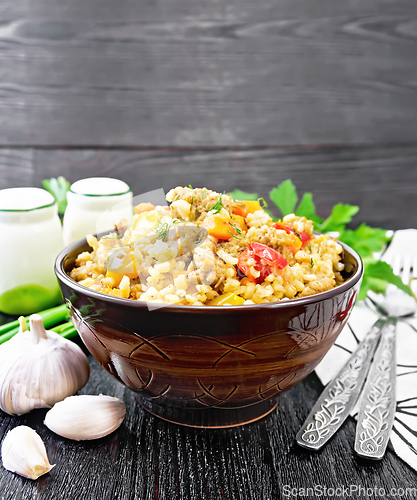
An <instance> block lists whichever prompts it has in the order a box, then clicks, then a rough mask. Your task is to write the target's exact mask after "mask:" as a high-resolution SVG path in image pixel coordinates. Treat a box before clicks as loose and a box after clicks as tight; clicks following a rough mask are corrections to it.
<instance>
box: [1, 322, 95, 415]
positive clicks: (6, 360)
mask: <svg viewBox="0 0 417 500" xmlns="http://www.w3.org/2000/svg"><path fill="white" fill-rule="evenodd" d="M30 323H31V329H30V331H29V330H26V331H23V329H24V326H25V325H26V323H24V325H23V324H22V322H21V328H20V331H19V333H17V334H16V335H15V336H14V337H12V338H11V339H10V340H8V341H7V342H5V343H4V344H2V345H0V408H1V409H2V410H3V411H5V412H6V413H8V414H9V415H23V414H24V413H29V412H30V411H31V410H33V409H35V408H51V407H52V406H53V405H54V404H55V403H56V402H58V401H62V400H63V399H64V398H66V397H67V396H71V395H73V394H75V393H76V392H78V391H79V390H80V389H81V388H82V387H84V385H85V384H86V383H87V381H88V378H89V376H90V365H89V363H88V359H87V356H86V355H85V354H84V353H83V351H82V350H81V349H80V348H79V347H78V346H77V344H74V342H71V341H69V340H66V339H64V338H62V337H61V336H60V335H58V334H57V333H55V332H53V331H49V330H48V331H47V330H45V328H44V326H43V321H42V318H41V316H39V315H38V314H33V315H32V316H31V317H30ZM22 325H23V326H22Z"/></svg>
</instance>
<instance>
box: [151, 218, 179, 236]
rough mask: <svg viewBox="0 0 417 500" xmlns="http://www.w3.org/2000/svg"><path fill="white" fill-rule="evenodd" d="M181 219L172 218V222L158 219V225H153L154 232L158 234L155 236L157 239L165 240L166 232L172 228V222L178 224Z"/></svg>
mask: <svg viewBox="0 0 417 500" xmlns="http://www.w3.org/2000/svg"><path fill="white" fill-rule="evenodd" d="M180 222H181V221H180V220H178V219H174V220H173V221H172V222H164V223H162V222H161V221H160V220H158V225H157V226H156V227H155V229H154V230H155V232H156V233H157V234H158V236H157V237H156V239H157V240H162V241H165V240H166V239H167V237H168V232H169V230H170V229H171V228H172V226H173V225H174V224H179V223H180Z"/></svg>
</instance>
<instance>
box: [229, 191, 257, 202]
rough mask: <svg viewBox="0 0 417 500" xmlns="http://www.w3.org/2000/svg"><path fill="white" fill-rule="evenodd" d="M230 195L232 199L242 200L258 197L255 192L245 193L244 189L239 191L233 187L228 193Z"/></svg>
mask: <svg viewBox="0 0 417 500" xmlns="http://www.w3.org/2000/svg"><path fill="white" fill-rule="evenodd" d="M230 196H231V197H232V199H233V200H242V201H250V200H257V199H258V194H257V193H246V192H245V191H241V190H240V189H234V190H233V191H232V192H231V193H230Z"/></svg>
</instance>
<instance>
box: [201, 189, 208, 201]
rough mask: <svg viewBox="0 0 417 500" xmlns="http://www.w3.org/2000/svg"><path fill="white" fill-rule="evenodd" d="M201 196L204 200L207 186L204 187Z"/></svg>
mask: <svg viewBox="0 0 417 500" xmlns="http://www.w3.org/2000/svg"><path fill="white" fill-rule="evenodd" d="M201 196H202V197H203V200H204V198H205V197H206V196H207V189H206V188H204V189H203V193H202V195H201Z"/></svg>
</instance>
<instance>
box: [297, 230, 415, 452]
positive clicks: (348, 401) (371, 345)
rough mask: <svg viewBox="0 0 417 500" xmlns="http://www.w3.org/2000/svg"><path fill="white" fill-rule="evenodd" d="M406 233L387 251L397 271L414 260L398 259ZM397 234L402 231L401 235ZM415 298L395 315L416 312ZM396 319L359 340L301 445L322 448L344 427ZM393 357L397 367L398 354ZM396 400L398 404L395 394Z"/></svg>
mask: <svg viewBox="0 0 417 500" xmlns="http://www.w3.org/2000/svg"><path fill="white" fill-rule="evenodd" d="M411 231H414V232H413V233H412V235H413V238H415V245H411V247H413V246H414V248H417V230H411ZM403 233H404V231H398V232H397V233H396V234H395V236H394V238H393V240H392V242H391V245H390V247H389V251H388V250H387V252H386V253H385V254H384V258H385V260H386V261H389V263H390V262H393V261H394V260H396V264H395V265H396V268H395V271H397V272H399V270H400V268H401V265H400V264H401V262H404V265H403V266H402V267H403V268H406V269H407V268H408V264H407V262H408V261H409V260H410V259H409V258H408V257H409V253H407V258H405V259H402V260H401V262H400V259H398V258H395V259H394V257H396V256H397V254H398V252H400V250H401V249H402V248H406V247H407V245H404V239H405V235H404V234H403ZM397 234H399V237H398V236H397ZM413 238H411V239H413ZM407 239H408V235H407ZM413 241H414V240H413ZM391 256H392V257H391ZM414 274H415V275H416V276H417V259H415V261H414ZM407 278H408V277H407V276H406V274H405V273H404V279H407ZM396 290H398V289H397V288H396V287H390V288H389V290H387V293H388V302H389V300H390V299H389V298H390V297H392V296H393V295H394V294H395V295H397V292H396ZM370 295H372V294H370ZM401 295H402V296H404V295H405V294H404V292H401ZM407 297H408V296H407ZM370 300H371V301H372V304H375V305H376V306H377V307H380V306H379V304H380V298H379V297H378V296H376V295H375V294H374V295H373V296H372V297H371V299H370ZM411 302H412V304H411V307H410V303H408V306H407V307H406V308H402V310H400V309H399V307H400V306H401V305H402V302H400V304H399V306H398V310H397V312H395V311H392V310H391V311H390V313H391V315H392V314H394V315H397V316H402V315H403V314H404V313H405V314H407V315H409V314H410V313H412V312H414V308H415V302H414V301H413V300H412V301H411ZM382 311H383V313H382V315H383V316H384V317H386V316H387V311H386V310H385V309H383V308H382V309H379V311H378V312H379V313H381V312H382ZM393 321H394V320H393V319H390V320H386V319H379V320H378V321H377V322H376V323H375V325H374V326H373V327H372V329H371V330H370V331H369V332H368V334H367V335H366V336H365V338H364V339H363V341H362V342H361V343H360V344H359V346H358V348H357V349H356V351H355V352H354V353H353V354H352V355H351V357H350V358H349V359H348V361H347V363H346V364H345V365H344V366H343V368H342V369H341V370H340V372H339V373H338V374H337V375H336V377H335V378H334V379H333V380H332V381H330V382H329V383H328V384H327V386H326V387H325V389H324V390H323V392H322V394H321V395H320V397H319V399H318V400H317V402H316V404H315V405H314V407H313V409H312V410H311V412H310V414H309V416H308V417H307V419H306V421H305V422H304V424H303V426H302V427H301V429H300V430H299V432H298V433H297V436H296V441H297V443H298V444H299V445H300V446H302V447H303V448H308V449H313V450H319V449H320V448H321V447H322V446H324V444H325V443H327V442H328V441H329V440H330V438H331V437H332V436H333V435H334V434H335V433H336V432H337V430H338V429H339V428H340V427H341V425H342V424H343V422H344V421H345V420H346V418H347V417H348V416H349V414H350V412H351V410H352V409H353V407H354V406H355V403H356V401H357V400H358V398H359V395H360V393H361V389H362V387H363V384H364V381H365V378H366V376H367V373H368V370H369V366H370V363H371V360H372V357H373V355H374V353H375V349H376V347H377V345H378V342H379V340H380V338H381V335H382V336H383V337H384V338H388V337H389V338H391V337H392V336H390V335H389V334H388V331H390V332H391V331H392V329H393V328H395V324H394V323H393ZM393 358H394V368H395V356H394V357H393ZM394 377H395V375H394ZM368 378H369V377H368ZM391 386H395V384H391ZM393 400H394V405H395V397H394V398H393ZM365 426H366V424H365Z"/></svg>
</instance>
